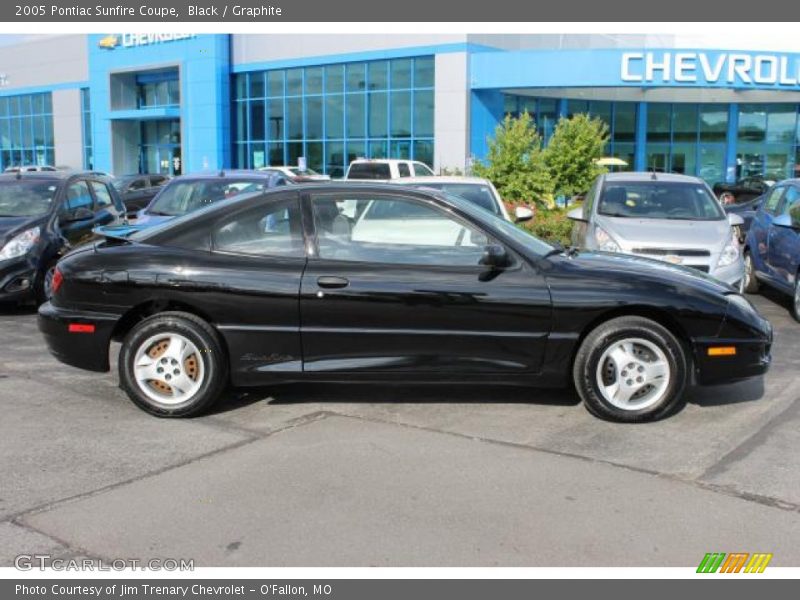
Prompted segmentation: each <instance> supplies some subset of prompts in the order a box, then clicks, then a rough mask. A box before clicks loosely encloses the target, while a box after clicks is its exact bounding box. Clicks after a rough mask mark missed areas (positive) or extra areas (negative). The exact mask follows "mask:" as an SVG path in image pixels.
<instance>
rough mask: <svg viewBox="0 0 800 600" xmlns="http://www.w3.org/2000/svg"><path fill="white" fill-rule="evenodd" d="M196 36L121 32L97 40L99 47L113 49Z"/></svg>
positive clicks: (192, 34)
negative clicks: (120, 46)
mask: <svg viewBox="0 0 800 600" xmlns="http://www.w3.org/2000/svg"><path fill="white" fill-rule="evenodd" d="M193 37H197V34H194V33H123V34H122V35H116V34H110V35H107V36H105V37H103V38H100V40H99V41H98V42H97V45H98V46H99V47H100V48H104V49H106V50H113V49H114V48H116V47H117V46H119V45H122V47H123V48H137V47H140V46H152V45H153V44H164V43H167V42H177V41H180V40H186V39H190V38H193Z"/></svg>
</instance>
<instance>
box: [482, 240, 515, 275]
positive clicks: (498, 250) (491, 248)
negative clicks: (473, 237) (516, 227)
mask: <svg viewBox="0 0 800 600" xmlns="http://www.w3.org/2000/svg"><path fill="white" fill-rule="evenodd" d="M480 264H482V265H484V266H487V267H491V268H493V269H504V268H506V267H507V266H509V265H510V264H511V258H510V257H509V256H508V252H506V249H505V248H504V247H503V246H501V245H500V244H489V245H488V246H486V247H485V248H484V249H483V256H482V257H481V260H480Z"/></svg>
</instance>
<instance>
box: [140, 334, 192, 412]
mask: <svg viewBox="0 0 800 600" xmlns="http://www.w3.org/2000/svg"><path fill="white" fill-rule="evenodd" d="M133 373H134V378H135V380H136V384H137V386H138V387H139V389H140V390H141V391H142V392H143V393H144V394H145V395H146V396H147V397H148V398H150V399H151V400H153V401H155V402H158V403H160V404H166V405H175V404H181V403H183V402H186V401H187V400H190V399H191V398H192V397H193V396H194V395H195V394H196V393H197V391H198V390H199V389H200V387H201V386H202V384H203V378H204V376H205V369H204V366H203V359H202V357H201V356H200V351H199V350H198V348H197V346H195V344H194V343H193V342H192V341H191V340H189V339H188V338H186V337H185V336H183V335H181V334H178V333H165V334H159V335H154V336H151V337H149V338H147V339H146V340H145V341H144V342H143V343H142V344H140V345H139V347H138V348H137V350H136V354H135V355H134V360H133Z"/></svg>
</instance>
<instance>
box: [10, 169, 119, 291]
mask: <svg viewBox="0 0 800 600" xmlns="http://www.w3.org/2000/svg"><path fill="white" fill-rule="evenodd" d="M123 214H124V206H123V205H122V200H120V198H119V196H118V195H117V193H116V190H114V188H113V186H112V185H111V183H110V180H108V179H107V178H101V177H97V176H96V175H94V174H92V173H79V172H74V171H70V172H64V171H39V172H22V173H17V174H3V175H0V302H20V301H27V300H30V299H31V298H33V299H35V300H36V301H38V302H39V303H41V302H44V301H45V300H46V299H47V297H48V296H49V293H50V283H51V280H52V276H53V272H54V267H55V264H56V261H57V260H58V259H59V257H60V256H61V255H63V254H64V253H66V252H67V250H68V249H69V248H71V247H74V246H78V245H80V244H83V243H85V242H87V241H90V240H91V239H93V237H94V236H93V234H92V229H93V228H94V227H95V226H97V225H99V224H103V223H116V222H119V221H120V218H121V216H122V215H123Z"/></svg>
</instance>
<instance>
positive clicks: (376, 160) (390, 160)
mask: <svg viewBox="0 0 800 600" xmlns="http://www.w3.org/2000/svg"><path fill="white" fill-rule="evenodd" d="M407 162H421V161H418V160H411V159H410V158H357V159H355V160H352V161H350V164H351V165H352V164H356V163H358V164H363V163H376V164H380V163H383V164H391V163H407Z"/></svg>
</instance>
